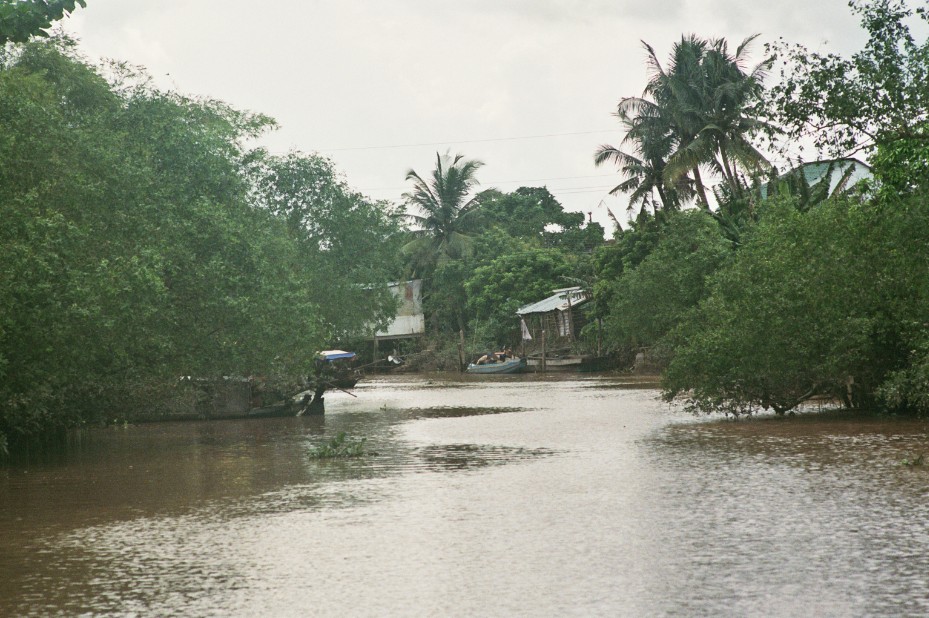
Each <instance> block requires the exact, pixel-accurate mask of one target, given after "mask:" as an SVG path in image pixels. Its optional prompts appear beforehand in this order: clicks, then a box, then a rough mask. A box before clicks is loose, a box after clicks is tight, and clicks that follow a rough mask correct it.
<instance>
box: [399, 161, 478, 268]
mask: <svg viewBox="0 0 929 618" xmlns="http://www.w3.org/2000/svg"><path fill="white" fill-rule="evenodd" d="M483 165H484V164H483V163H482V162H481V161H476V160H468V159H465V158H464V155H460V154H457V155H455V156H454V157H451V156H449V155H448V154H445V155H441V154H439V153H436V162H435V169H433V170H432V174H431V176H430V177H429V179H428V180H426V179H424V178H423V177H422V176H420V175H419V174H418V173H417V172H416V171H415V170H412V169H411V170H409V171H408V172H407V174H406V179H407V180H412V181H413V189H412V190H411V191H409V192H408V193H405V194H404V196H403V197H404V198H405V199H406V202H407V204H408V205H410V206H412V207H414V208H416V209H418V210H419V211H420V212H419V213H410V214H409V218H410V219H411V221H412V222H413V224H414V225H415V226H417V228H418V229H416V230H414V231H413V232H412V233H413V235H414V237H415V239H414V240H413V241H412V242H411V243H409V244H408V245H407V246H406V247H405V250H406V251H407V253H410V254H415V255H419V256H421V259H422V258H424V259H425V263H420V265H419V266H420V267H423V268H426V269H428V268H431V267H434V266H435V264H437V263H440V262H444V261H445V260H448V259H455V258H460V257H463V256H465V255H467V253H468V252H469V250H470V248H471V242H472V238H473V232H474V231H475V225H476V223H477V221H476V217H475V216H474V215H475V212H476V211H477V209H478V207H479V206H480V203H481V201H480V196H479V195H474V194H472V191H473V189H474V187H476V186H477V185H478V181H477V178H476V176H475V174H476V173H477V170H478V169H480V168H481V167H482V166H483ZM424 249H425V250H426V251H425V252H424V251H423V250H424Z"/></svg>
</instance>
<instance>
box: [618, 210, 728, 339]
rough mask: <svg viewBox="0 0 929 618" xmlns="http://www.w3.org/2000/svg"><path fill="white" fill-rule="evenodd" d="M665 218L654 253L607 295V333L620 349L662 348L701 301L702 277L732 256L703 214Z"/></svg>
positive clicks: (708, 219) (726, 244)
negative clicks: (608, 311) (622, 347)
mask: <svg viewBox="0 0 929 618" xmlns="http://www.w3.org/2000/svg"><path fill="white" fill-rule="evenodd" d="M669 219H670V220H669V221H668V222H667V224H666V225H664V227H663V229H662V231H661V237H660V239H659V240H658V242H657V244H656V245H655V247H654V248H653V249H652V251H651V252H650V253H649V254H648V255H647V256H646V257H645V258H644V259H642V261H641V262H640V263H638V264H637V265H636V267H634V268H630V269H629V271H628V272H627V273H626V274H625V276H623V277H620V278H619V279H618V281H616V283H615V284H614V289H613V290H611V294H610V298H611V300H612V302H610V304H609V308H610V313H609V317H608V319H607V325H608V330H607V332H608V333H609V335H610V336H611V338H612V340H613V341H614V342H615V343H618V344H620V345H622V346H625V347H630V348H639V347H652V348H653V353H655V352H658V351H659V350H661V349H662V348H666V347H667V345H668V342H666V341H665V339H666V337H667V336H668V334H669V333H670V332H671V331H672V330H673V329H674V327H675V326H676V325H677V324H678V322H680V321H681V320H682V319H683V318H684V317H685V316H686V315H687V314H688V312H689V311H690V310H691V309H692V308H693V307H695V306H696V304H697V303H698V302H699V301H700V300H701V299H703V298H704V296H705V294H706V292H705V288H706V285H705V284H706V278H707V277H708V276H709V275H711V274H712V273H714V272H715V271H716V270H717V269H718V268H719V267H720V266H721V265H722V264H723V263H725V261H726V260H727V259H728V258H729V257H730V256H731V254H732V250H731V245H730V243H728V242H726V240H725V239H724V238H723V237H722V235H721V234H720V230H719V227H718V226H717V225H716V223H715V222H714V221H713V218H712V217H710V216H709V215H707V214H706V213H705V212H704V211H702V210H687V211H683V212H679V213H675V214H674V215H672V216H671V217H669Z"/></svg>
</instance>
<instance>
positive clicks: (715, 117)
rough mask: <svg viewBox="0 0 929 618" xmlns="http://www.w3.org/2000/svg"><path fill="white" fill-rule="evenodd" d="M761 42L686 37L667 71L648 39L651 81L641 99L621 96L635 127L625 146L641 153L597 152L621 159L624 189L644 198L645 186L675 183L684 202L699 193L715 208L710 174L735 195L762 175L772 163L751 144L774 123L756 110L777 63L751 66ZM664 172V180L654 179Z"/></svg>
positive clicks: (625, 117) (627, 123)
mask: <svg viewBox="0 0 929 618" xmlns="http://www.w3.org/2000/svg"><path fill="white" fill-rule="evenodd" d="M754 39H755V36H752V37H749V38H747V39H746V40H745V41H743V42H742V44H741V45H739V47H738V49H737V50H736V53H735V54H734V55H732V54H730V53H729V51H728V44H727V43H726V40H725V39H713V40H706V39H701V38H699V37H697V36H694V35H690V36H687V37H682V38H681V40H680V42H678V43H675V44H674V46H673V47H672V51H671V57H670V61H669V62H668V65H667V68H665V67H663V66H662V63H661V62H660V61H659V60H658V56H657V54H656V53H655V50H654V48H653V47H651V46H650V45H649V44H648V43H645V42H644V41H643V45H644V46H645V50H646V54H647V56H646V58H647V60H646V63H647V65H648V68H649V73H650V78H649V81H648V84H647V86H646V88H645V91H644V93H643V95H642V96H641V97H628V98H625V99H623V100H622V101H620V103H619V106H618V108H617V113H616V115H617V116H618V117H619V118H620V120H621V121H622V122H623V125H624V127H625V128H626V131H627V133H626V138H625V139H624V140H623V143H624V144H625V145H626V146H627V147H628V146H629V145H631V146H632V147H633V151H634V152H635V153H636V155H638V156H633V155H629V154H627V153H625V152H624V151H621V150H620V149H610V147H601V148H600V149H599V150H598V152H597V154H596V155H595V161H596V160H600V161H606V160H612V161H614V162H615V163H617V164H618V165H619V167H620V169H621V170H622V171H623V172H624V174H625V175H626V176H627V180H626V181H625V182H624V183H622V184H620V185H619V186H618V187H617V188H616V189H615V190H616V191H622V192H630V193H632V194H633V196H634V197H635V198H636V199H643V193H642V192H643V191H644V193H645V194H650V193H651V191H652V190H654V191H656V192H658V193H659V196H661V194H662V192H665V193H669V192H670V191H671V190H672V188H673V191H675V192H676V194H677V196H678V199H683V200H686V199H689V197H691V196H692V195H693V194H696V196H697V199H698V202H699V203H700V205H701V206H702V207H704V208H706V209H709V200H708V199H707V191H706V184H705V182H704V177H703V172H704V171H709V173H710V174H712V175H717V176H719V177H721V178H722V179H723V182H724V183H726V185H727V187H728V189H729V190H730V192H731V193H733V194H741V193H742V192H743V189H744V184H743V182H742V181H741V180H740V173H741V172H748V173H749V174H751V175H756V174H757V173H758V172H760V171H762V170H764V169H767V168H768V167H770V164H769V163H768V162H767V161H766V160H765V158H764V156H762V155H761V153H760V152H758V150H757V149H756V148H754V146H752V145H751V143H750V141H749V137H750V136H751V135H752V134H753V133H754V132H755V131H757V130H760V129H762V128H768V127H767V125H765V124H764V123H763V122H762V121H760V120H759V119H757V117H756V116H755V115H754V114H753V113H751V109H750V108H751V105H752V103H753V102H754V101H756V100H757V99H758V97H759V96H760V94H761V88H762V80H763V79H764V76H765V74H766V71H767V70H768V68H769V67H770V64H771V60H770V59H767V60H765V61H762V62H761V63H759V64H758V65H756V66H755V67H754V68H752V69H751V70H746V55H747V51H748V48H749V45H750V44H751V42H752V41H753V40H754ZM656 173H660V175H661V178H660V179H658V178H654V177H653V176H654V174H656ZM636 191H638V192H639V193H636ZM662 200H663V202H664V201H665V200H664V196H662ZM668 201H673V199H672V198H670V197H669V198H668Z"/></svg>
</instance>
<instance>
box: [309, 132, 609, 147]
mask: <svg viewBox="0 0 929 618" xmlns="http://www.w3.org/2000/svg"><path fill="white" fill-rule="evenodd" d="M618 131H621V129H601V130H599V131H571V132H568V133H546V134H543V135H519V136H515V137H489V138H486V139H462V140H448V141H444V142H423V143H420V144H390V145H384V146H349V147H346V148H318V149H317V151H318V152H347V151H349V150H387V149H390V148H418V147H421V146H447V145H450V144H479V143H483V142H511V141H515V140H521V139H545V138H548V137H564V136H567V135H591V134H594V133H616V132H618Z"/></svg>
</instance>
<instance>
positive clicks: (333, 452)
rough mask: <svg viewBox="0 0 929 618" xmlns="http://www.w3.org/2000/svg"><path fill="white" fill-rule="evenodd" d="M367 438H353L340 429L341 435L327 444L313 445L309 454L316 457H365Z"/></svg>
mask: <svg viewBox="0 0 929 618" xmlns="http://www.w3.org/2000/svg"><path fill="white" fill-rule="evenodd" d="M366 440H367V438H360V439H357V440H356V439H352V438H348V437H347V436H346V435H345V432H344V431H340V432H339V435H337V436H336V437H334V438H333V439H332V440H330V441H329V442H327V443H326V444H323V445H320V446H316V447H311V448H310V450H309V456H310V457H312V458H314V459H332V458H342V457H363V456H364V455H367V454H368V453H366V452H365V450H364V445H365V441H366Z"/></svg>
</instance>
